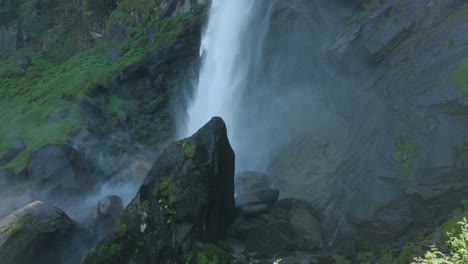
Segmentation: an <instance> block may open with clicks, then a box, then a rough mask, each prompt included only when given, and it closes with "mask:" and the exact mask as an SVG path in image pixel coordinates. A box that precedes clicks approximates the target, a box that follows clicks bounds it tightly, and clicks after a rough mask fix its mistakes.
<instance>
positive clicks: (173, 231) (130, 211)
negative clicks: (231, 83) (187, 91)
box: [83, 117, 235, 264]
mask: <svg viewBox="0 0 468 264" xmlns="http://www.w3.org/2000/svg"><path fill="white" fill-rule="evenodd" d="M234 213H235V204H234V152H233V150H232V148H231V146H230V144H229V140H228V138H227V134H226V126H225V124H224V122H223V120H222V119H221V118H219V117H215V118H213V119H211V121H210V122H208V123H207V124H206V125H205V126H203V127H202V128H201V129H200V130H199V131H198V132H197V133H195V134H194V135H193V136H192V137H190V138H187V139H183V140H180V141H176V142H173V143H172V144H170V145H169V146H167V147H166V148H165V150H164V151H163V152H162V154H161V156H160V157H159V158H158V160H157V161H156V162H155V163H154V164H153V168H152V169H151V171H150V172H149V174H148V176H147V177H146V179H145V181H144V183H143V185H142V186H141V188H140V190H139V191H138V194H137V195H136V197H135V198H134V199H133V201H132V202H131V203H130V204H129V205H128V207H127V208H126V209H125V211H124V214H123V216H122V217H121V218H120V219H119V221H118V222H117V224H116V226H115V227H114V229H113V231H112V232H111V233H110V234H109V235H108V236H107V237H106V238H104V240H103V241H101V242H100V244H99V245H98V246H97V247H96V248H95V249H93V250H91V252H90V254H89V255H88V256H87V257H86V258H85V259H84V260H83V263H84V264H87V263H117V264H118V263H129V262H132V261H133V262H135V263H181V262H183V261H184V256H185V255H186V254H187V253H188V252H190V251H191V250H192V246H193V245H194V242H196V241H201V242H213V241H218V240H222V239H224V238H225V235H226V230H227V228H228V225H229V224H230V223H231V222H232V220H233V218H234Z"/></svg>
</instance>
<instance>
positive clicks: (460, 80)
mask: <svg viewBox="0 0 468 264" xmlns="http://www.w3.org/2000/svg"><path fill="white" fill-rule="evenodd" d="M451 80H452V83H453V85H455V87H456V88H457V89H458V90H459V91H460V92H462V93H463V95H465V96H468V58H464V59H463V60H461V61H460V63H459V64H458V67H457V69H455V71H454V72H453V73H452V75H451Z"/></svg>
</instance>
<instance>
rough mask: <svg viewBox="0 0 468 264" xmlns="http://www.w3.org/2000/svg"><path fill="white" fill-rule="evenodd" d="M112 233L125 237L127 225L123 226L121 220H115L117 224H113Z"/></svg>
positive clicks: (123, 223)
mask: <svg viewBox="0 0 468 264" xmlns="http://www.w3.org/2000/svg"><path fill="white" fill-rule="evenodd" d="M114 231H115V233H117V234H118V235H119V236H120V237H123V236H125V233H127V225H126V224H125V221H124V220H123V219H122V218H120V219H119V220H117V223H116V224H115V227H114Z"/></svg>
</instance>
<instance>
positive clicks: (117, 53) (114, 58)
mask: <svg viewBox="0 0 468 264" xmlns="http://www.w3.org/2000/svg"><path fill="white" fill-rule="evenodd" d="M121 56H122V50H121V49H120V48H114V49H112V51H111V60H112V62H115V61H117V60H118V59H119V58H120V57H121Z"/></svg>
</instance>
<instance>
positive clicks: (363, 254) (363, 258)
mask: <svg viewBox="0 0 468 264" xmlns="http://www.w3.org/2000/svg"><path fill="white" fill-rule="evenodd" d="M372 256H373V253H372V252H371V251H359V252H358V254H357V256H356V262H357V263H364V264H370V263H371V257H372Z"/></svg>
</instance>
